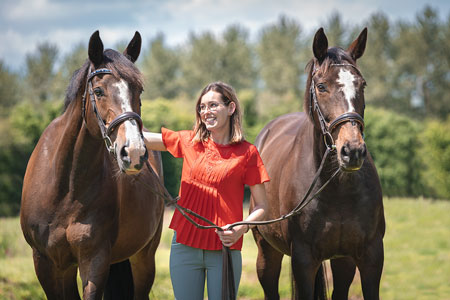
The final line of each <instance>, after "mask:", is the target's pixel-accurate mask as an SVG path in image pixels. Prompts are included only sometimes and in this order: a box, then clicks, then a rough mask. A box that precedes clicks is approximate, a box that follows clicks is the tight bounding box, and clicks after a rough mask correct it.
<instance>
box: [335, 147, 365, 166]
mask: <svg viewBox="0 0 450 300" xmlns="http://www.w3.org/2000/svg"><path fill="white" fill-rule="evenodd" d="M366 157H367V147H366V144H365V143H364V142H363V143H351V142H346V143H344V145H342V147H341V148H340V150H339V155H338V160H339V167H340V169H341V170H342V171H344V172H354V171H358V170H359V169H361V167H362V165H363V163H364V160H365V159H366Z"/></svg>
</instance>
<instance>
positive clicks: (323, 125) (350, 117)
mask: <svg viewBox="0 0 450 300" xmlns="http://www.w3.org/2000/svg"><path fill="white" fill-rule="evenodd" d="M330 66H335V67H346V66H349V67H353V68H355V69H356V70H357V71H358V73H359V70H358V68H357V67H356V66H354V65H352V64H330ZM312 70H313V71H312V74H311V85H310V87H309V90H310V94H311V97H310V102H309V115H310V116H311V118H312V119H314V111H315V112H316V113H317V118H318V119H319V120H318V121H319V124H320V130H321V131H322V135H323V139H324V143H325V146H327V148H329V149H336V144H335V143H334V139H333V136H332V135H331V133H332V132H333V130H334V129H335V128H336V127H337V126H338V125H340V124H342V123H345V122H352V124H353V125H355V123H358V124H359V125H360V126H361V133H362V134H363V136H364V119H363V117H361V115H360V114H358V113H356V112H347V113H344V114H342V115H340V116H338V117H337V118H336V119H334V120H333V121H332V122H330V123H329V124H328V122H327V121H326V119H325V117H324V116H323V113H322V110H321V109H320V105H319V102H318V101H317V95H316V86H315V83H314V79H313V76H314V73H315V72H316V69H315V66H314V65H313V66H312Z"/></svg>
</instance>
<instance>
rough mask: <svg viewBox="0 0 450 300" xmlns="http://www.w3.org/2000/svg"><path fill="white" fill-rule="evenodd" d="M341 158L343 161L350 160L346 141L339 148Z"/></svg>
mask: <svg viewBox="0 0 450 300" xmlns="http://www.w3.org/2000/svg"><path fill="white" fill-rule="evenodd" d="M341 159H342V160H343V161H345V162H349V161H350V149H349V147H348V143H345V144H344V145H343V146H342V148H341Z"/></svg>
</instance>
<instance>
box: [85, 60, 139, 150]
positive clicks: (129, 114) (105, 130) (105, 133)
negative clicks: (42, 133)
mask: <svg viewBox="0 0 450 300" xmlns="http://www.w3.org/2000/svg"><path fill="white" fill-rule="evenodd" d="M90 70H91V69H90V68H89V76H88V78H87V80H86V88H85V90H84V94H83V104H82V105H83V107H82V112H81V115H82V117H83V120H84V121H85V122H86V95H87V93H89V99H90V102H91V105H92V110H93V111H94V114H95V116H96V118H97V123H98V127H99V128H100V131H101V133H102V138H103V141H104V142H105V145H106V149H107V150H108V152H109V153H111V154H113V155H115V148H114V146H113V143H112V142H111V134H112V133H113V132H114V131H115V129H116V128H117V127H118V126H119V125H120V124H122V123H123V122H125V121H128V120H135V121H136V122H137V124H138V125H139V131H140V132H141V135H142V128H143V123H142V119H141V116H140V115H139V114H137V113H135V112H134V111H126V112H124V113H121V114H120V115H118V116H117V117H116V118H115V119H114V120H112V121H111V123H110V124H109V126H108V127H106V124H105V122H104V121H103V119H102V117H101V116H100V113H99V112H98V108H97V104H96V101H95V95H94V90H93V87H92V78H94V77H95V76H96V75H99V74H112V72H111V70H109V69H97V70H95V71H93V72H90Z"/></svg>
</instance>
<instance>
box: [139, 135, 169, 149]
mask: <svg viewBox="0 0 450 300" xmlns="http://www.w3.org/2000/svg"><path fill="white" fill-rule="evenodd" d="M142 133H143V135H144V142H145V146H146V147H147V149H149V150H156V151H167V149H166V146H164V143H163V140H162V134H161V133H154V132H148V131H143V132H142Z"/></svg>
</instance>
